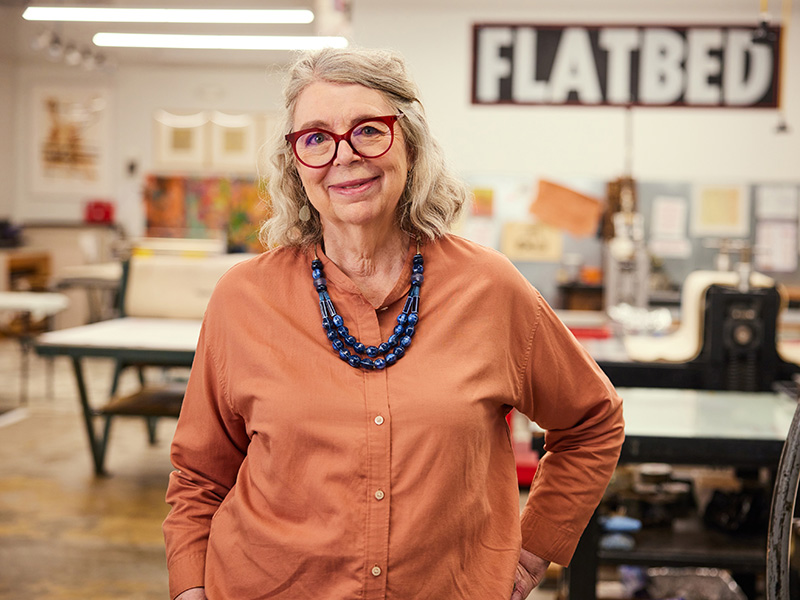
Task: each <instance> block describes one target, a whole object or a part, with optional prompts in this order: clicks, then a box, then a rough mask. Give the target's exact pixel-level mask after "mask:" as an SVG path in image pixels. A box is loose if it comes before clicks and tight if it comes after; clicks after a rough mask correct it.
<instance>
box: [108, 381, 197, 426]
mask: <svg viewBox="0 0 800 600" xmlns="http://www.w3.org/2000/svg"><path fill="white" fill-rule="evenodd" d="M185 392H186V385H185V384H170V385H165V386H160V387H150V386H147V387H144V388H142V389H141V390H140V391H138V392H136V393H135V394H130V395H128V396H121V397H116V398H113V399H112V400H111V401H110V402H109V403H108V404H106V405H105V406H104V407H103V408H101V409H100V410H98V411H97V414H99V415H107V416H108V415H123V416H133V417H175V418H177V417H178V415H179V414H180V412H181V404H182V403H183V395H184V393H185Z"/></svg>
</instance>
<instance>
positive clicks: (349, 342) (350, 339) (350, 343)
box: [344, 335, 356, 346]
mask: <svg viewBox="0 0 800 600" xmlns="http://www.w3.org/2000/svg"><path fill="white" fill-rule="evenodd" d="M344 343H345V344H347V345H348V346H355V343H356V338H355V337H354V336H352V335H348V336H347V337H345V338H344Z"/></svg>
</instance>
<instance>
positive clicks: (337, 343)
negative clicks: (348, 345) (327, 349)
mask: <svg viewBox="0 0 800 600" xmlns="http://www.w3.org/2000/svg"><path fill="white" fill-rule="evenodd" d="M331 346H333V349H334V350H336V351H337V352H338V351H339V350H344V342H343V341H342V340H338V339H337V340H333V341H332V342H331Z"/></svg>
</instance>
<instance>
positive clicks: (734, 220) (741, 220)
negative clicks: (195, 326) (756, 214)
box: [691, 184, 750, 238]
mask: <svg viewBox="0 0 800 600" xmlns="http://www.w3.org/2000/svg"><path fill="white" fill-rule="evenodd" d="M691 233H692V235H693V236H694V237H733V238H743V237H748V236H749V235H750V196H749V194H748V190H747V186H744V185H725V184H719V185H715V184H703V185H695V186H694V194H693V198H692V210H691Z"/></svg>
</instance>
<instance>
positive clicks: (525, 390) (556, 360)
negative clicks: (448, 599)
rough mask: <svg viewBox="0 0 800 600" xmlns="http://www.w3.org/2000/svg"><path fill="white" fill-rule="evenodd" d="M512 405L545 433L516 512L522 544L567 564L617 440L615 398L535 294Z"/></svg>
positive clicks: (618, 405)
mask: <svg viewBox="0 0 800 600" xmlns="http://www.w3.org/2000/svg"><path fill="white" fill-rule="evenodd" d="M534 294H535V303H536V307H535V312H536V319H535V320H534V323H533V326H532V328H531V330H530V335H529V337H528V340H527V344H528V347H527V348H526V355H527V358H526V361H525V362H524V363H523V364H522V368H521V377H520V391H521V394H520V401H519V405H518V406H516V407H515V408H517V409H518V410H519V411H520V412H522V413H524V414H525V415H527V416H528V417H529V418H530V419H531V420H532V421H534V422H536V423H537V424H538V425H539V426H540V427H541V428H542V429H544V430H545V432H546V433H545V450H546V451H547V452H546V454H545V455H544V456H543V457H542V459H541V460H540V461H539V465H538V468H537V471H536V475H535V477H534V480H533V483H532V485H531V493H530V495H529V497H528V501H527V504H526V505H525V508H524V509H523V512H522V547H523V548H525V549H526V550H528V551H529V552H533V553H534V554H536V555H537V556H540V557H542V558H545V559H547V560H550V561H552V562H555V563H558V564H561V565H567V564H568V563H569V561H570V559H571V558H572V555H573V553H574V552H575V548H576V546H577V544H578V541H579V540H580V536H581V534H582V532H583V530H584V529H585V527H586V525H587V524H588V522H589V519H590V518H591V516H592V514H593V512H594V510H595V508H597V505H598V504H599V502H600V500H601V499H602V496H603V493H604V491H605V489H606V486H607V485H608V482H609V480H610V478H611V475H612V474H613V472H614V468H615V467H616V464H617V460H618V459H619V453H620V448H621V446H622V442H623V440H624V437H625V433H624V422H623V417H622V400H621V399H620V397H619V395H618V394H617V393H616V391H615V390H614V387H613V385H612V384H611V382H610V381H609V380H608V377H606V375H605V373H603V371H602V370H601V369H600V367H599V366H598V365H597V363H596V362H595V360H594V359H593V358H592V357H591V356H590V355H589V353H588V352H587V351H586V349H585V348H584V347H583V346H582V345H581V344H580V343H579V342H578V341H577V340H576V339H575V337H574V336H573V335H572V333H571V332H570V331H569V330H568V329H567V328H566V326H565V325H564V324H563V323H562V322H561V320H560V319H559V318H558V316H557V315H556V314H555V312H554V311H553V310H552V309H551V308H550V306H549V305H548V304H547V302H545V300H544V299H543V298H542V297H541V295H540V294H539V293H538V292H534Z"/></svg>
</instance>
